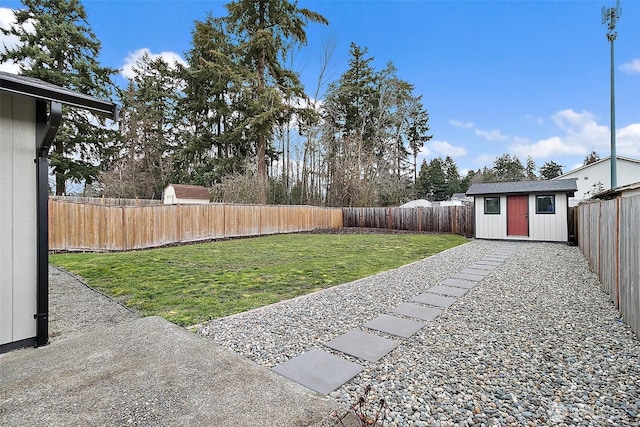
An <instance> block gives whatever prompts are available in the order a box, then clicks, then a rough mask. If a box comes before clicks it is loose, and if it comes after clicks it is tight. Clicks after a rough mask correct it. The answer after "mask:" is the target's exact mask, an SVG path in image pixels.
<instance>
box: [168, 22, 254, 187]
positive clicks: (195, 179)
mask: <svg viewBox="0 0 640 427" xmlns="http://www.w3.org/2000/svg"><path fill="white" fill-rule="evenodd" d="M235 50H236V47H235V46H234V45H233V43H232V41H231V40H230V38H229V34H228V33H227V32H226V30H225V27H224V21H223V20H222V19H220V18H214V17H212V16H211V15H209V16H207V18H206V19H205V20H204V21H196V22H195V29H194V31H193V39H192V47H191V49H190V50H189V52H187V54H186V59H187V62H188V64H189V67H188V68H187V67H178V72H179V74H180V75H181V77H182V79H183V80H184V83H185V87H184V96H183V97H182V98H181V99H180V101H179V104H178V110H179V114H180V116H181V117H182V122H181V126H180V128H181V132H180V139H181V144H180V146H178V147H177V148H176V152H175V154H174V157H173V162H174V164H173V172H172V180H174V181H175V182H182V183H191V184H197V185H204V186H207V187H210V186H212V185H213V184H214V183H219V182H220V181H221V180H222V178H223V177H224V176H227V175H233V174H235V173H241V172H244V170H245V165H246V160H247V159H248V157H249V156H250V155H251V153H252V149H251V147H250V145H249V143H248V141H247V140H246V139H245V138H243V135H242V133H241V132H237V130H238V129H240V128H241V126H240V125H239V123H240V122H241V121H242V120H244V116H242V115H241V112H240V108H241V105H240V102H239V99H240V97H241V93H242V87H243V81H244V79H245V78H248V76H247V75H246V73H244V70H243V68H242V67H241V65H240V64H239V63H238V61H237V58H236V56H235Z"/></svg>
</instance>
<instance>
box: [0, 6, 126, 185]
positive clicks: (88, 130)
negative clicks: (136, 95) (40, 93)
mask: <svg viewBox="0 0 640 427" xmlns="http://www.w3.org/2000/svg"><path fill="white" fill-rule="evenodd" d="M22 3H23V5H24V6H25V8H24V9H20V10H16V11H15V12H14V14H15V20H16V22H15V24H13V25H12V26H11V27H10V28H9V29H3V30H2V32H3V33H4V34H5V35H13V36H16V37H18V39H19V41H20V43H19V45H18V46H17V47H15V48H13V49H9V50H7V51H6V52H4V53H2V54H0V61H2V62H4V61H8V60H11V61H14V62H16V63H19V64H20V74H22V75H24V76H27V77H34V78H37V79H41V80H43V81H45V82H48V83H52V84H55V85H58V86H62V87H65V88H67V89H71V90H74V91H77V92H80V93H84V94H86V95H91V96H95V97H98V98H104V99H108V98H110V97H111V95H112V93H113V89H114V86H113V83H112V82H111V76H112V75H113V74H115V72H116V70H114V69H110V68H105V67H101V66H100V64H99V63H98V61H97V59H96V58H98V56H99V53H100V42H99V41H98V39H97V38H96V36H95V34H94V33H93V32H92V31H91V28H90V27H89V24H88V22H87V14H86V12H85V10H84V7H83V6H82V4H81V3H80V2H79V0H22ZM27 23H30V24H31V25H32V26H33V30H32V31H31V30H30V29H29V27H30V26H29V25H25V24H27ZM96 123H99V125H96ZM103 125H104V121H103V119H101V118H98V117H93V116H91V115H90V114H89V113H87V112H84V111H78V110H74V109H70V108H67V107H63V121H62V125H61V127H60V129H59V130H58V133H57V136H56V139H55V141H54V143H53V145H52V148H51V150H52V152H51V154H50V155H51V163H50V164H51V167H52V169H53V173H54V175H55V192H56V194H58V195H60V194H63V193H65V191H66V185H67V183H68V181H73V182H77V183H79V182H83V181H84V182H85V183H87V184H90V183H91V182H92V181H94V180H95V179H96V177H97V175H98V173H99V167H98V164H99V162H100V160H101V159H102V158H103V157H104V156H105V155H106V154H107V153H108V151H109V150H110V149H111V148H112V147H111V142H112V141H113V138H114V133H113V132H111V131H108V130H106V129H105V128H104V126H103Z"/></svg>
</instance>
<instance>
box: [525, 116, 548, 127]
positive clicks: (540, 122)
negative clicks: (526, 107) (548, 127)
mask: <svg viewBox="0 0 640 427" xmlns="http://www.w3.org/2000/svg"><path fill="white" fill-rule="evenodd" d="M524 119H525V120H526V121H528V122H531V123H535V124H537V125H543V124H544V119H543V118H542V117H536V116H534V115H532V114H527V115H526V116H524Z"/></svg>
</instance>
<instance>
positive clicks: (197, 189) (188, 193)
mask: <svg viewBox="0 0 640 427" xmlns="http://www.w3.org/2000/svg"><path fill="white" fill-rule="evenodd" d="M169 186H171V187H173V189H174V190H175V192H176V198H178V199H198V200H209V190H207V189H206V187H201V186H200V185H186V184H169Z"/></svg>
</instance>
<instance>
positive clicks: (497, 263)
mask: <svg viewBox="0 0 640 427" xmlns="http://www.w3.org/2000/svg"><path fill="white" fill-rule="evenodd" d="M475 263H476V264H480V265H490V266H492V267H499V266H500V264H502V263H503V261H496V260H486V259H484V258H483V259H481V260H480V261H476V262H475Z"/></svg>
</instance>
